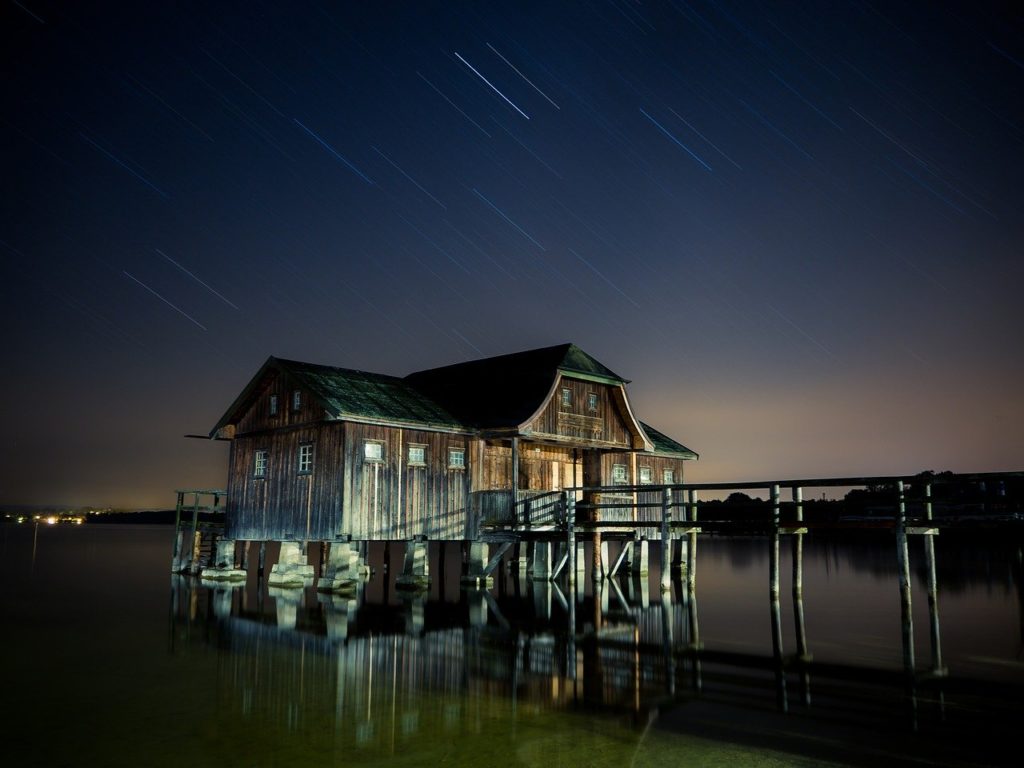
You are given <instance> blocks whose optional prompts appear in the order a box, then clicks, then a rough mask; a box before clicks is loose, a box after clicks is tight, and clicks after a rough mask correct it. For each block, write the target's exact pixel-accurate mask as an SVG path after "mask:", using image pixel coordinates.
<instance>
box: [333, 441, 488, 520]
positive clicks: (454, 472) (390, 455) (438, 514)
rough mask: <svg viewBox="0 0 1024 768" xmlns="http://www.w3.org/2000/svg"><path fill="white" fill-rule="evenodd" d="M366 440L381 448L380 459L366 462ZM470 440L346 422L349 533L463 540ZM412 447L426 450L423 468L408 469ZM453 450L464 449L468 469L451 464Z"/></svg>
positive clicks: (344, 470) (344, 460)
mask: <svg viewBox="0 0 1024 768" xmlns="http://www.w3.org/2000/svg"><path fill="white" fill-rule="evenodd" d="M367 441H372V442H378V443H380V444H381V445H382V446H383V451H382V457H381V460H380V461H375V460H370V459H367V458H366V455H365V445H366V443H367ZM472 442H473V441H471V440H470V438H468V437H467V436H465V435H455V434H448V433H444V432H426V431H420V430H411V429H399V428H396V427H383V426H376V425H370V424H353V423H348V424H346V425H345V448H344V455H343V457H342V458H341V467H342V473H343V475H344V483H343V487H344V500H343V509H344V515H343V518H344V521H345V524H344V531H345V533H347V534H349V535H351V536H352V538H354V539H373V540H385V539H390V540H397V539H409V538H411V537H413V536H428V537H429V538H431V539H434V540H437V539H463V538H465V533H466V520H467V513H468V506H469V484H470V476H471V474H472V471H473V461H474V452H473V451H472V450H471V447H472V446H471V443H472ZM410 444H413V445H417V446H422V447H423V448H424V459H425V462H424V465H423V466H410V465H409V463H408V451H409V445H410ZM450 448H456V449H461V450H462V451H464V454H463V455H464V459H465V464H466V466H465V468H464V469H456V468H450V467H449V466H448V451H449V449H450Z"/></svg>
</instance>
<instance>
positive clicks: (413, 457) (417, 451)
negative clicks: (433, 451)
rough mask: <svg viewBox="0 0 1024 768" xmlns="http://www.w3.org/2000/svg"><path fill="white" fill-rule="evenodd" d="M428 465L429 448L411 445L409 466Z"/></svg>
mask: <svg viewBox="0 0 1024 768" xmlns="http://www.w3.org/2000/svg"><path fill="white" fill-rule="evenodd" d="M426 463H427V446H425V445H410V446H409V466H416V467H422V466H423V465H424V464H426Z"/></svg>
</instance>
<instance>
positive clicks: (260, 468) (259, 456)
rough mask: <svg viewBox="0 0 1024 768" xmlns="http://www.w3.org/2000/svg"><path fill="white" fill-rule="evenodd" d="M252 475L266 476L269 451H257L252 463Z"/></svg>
mask: <svg viewBox="0 0 1024 768" xmlns="http://www.w3.org/2000/svg"><path fill="white" fill-rule="evenodd" d="M252 476H253V477H266V476H267V452H266V451H264V450H259V451H256V456H255V458H254V460H253V464H252Z"/></svg>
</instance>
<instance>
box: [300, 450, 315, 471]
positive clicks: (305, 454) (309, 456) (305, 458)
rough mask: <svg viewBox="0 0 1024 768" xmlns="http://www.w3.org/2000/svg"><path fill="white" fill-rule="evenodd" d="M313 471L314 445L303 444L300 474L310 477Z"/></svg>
mask: <svg viewBox="0 0 1024 768" xmlns="http://www.w3.org/2000/svg"><path fill="white" fill-rule="evenodd" d="M312 471H313V444H312V443H303V444H302V445H300V446H299V474H300V475H308V474H309V473H310V472H312Z"/></svg>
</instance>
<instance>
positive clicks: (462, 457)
mask: <svg viewBox="0 0 1024 768" xmlns="http://www.w3.org/2000/svg"><path fill="white" fill-rule="evenodd" d="M465 468H466V451H465V450H464V449H462V448H449V449H448V469H465Z"/></svg>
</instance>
